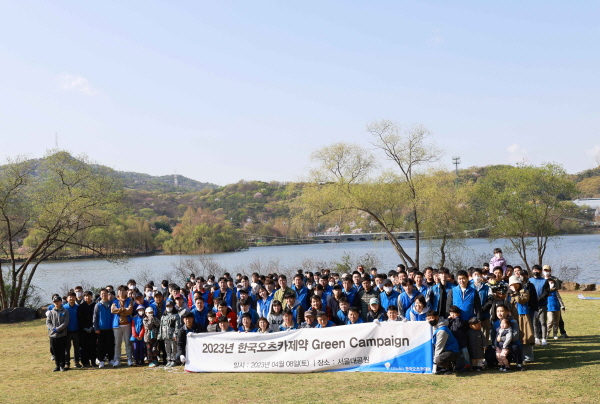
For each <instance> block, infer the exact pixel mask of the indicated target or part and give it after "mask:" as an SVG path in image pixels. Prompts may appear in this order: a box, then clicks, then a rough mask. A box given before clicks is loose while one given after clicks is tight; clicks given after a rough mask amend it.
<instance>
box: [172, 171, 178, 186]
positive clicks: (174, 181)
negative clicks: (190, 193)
mask: <svg viewBox="0 0 600 404" xmlns="http://www.w3.org/2000/svg"><path fill="white" fill-rule="evenodd" d="M173 185H175V186H176V187H177V186H179V181H177V170H175V174H173Z"/></svg>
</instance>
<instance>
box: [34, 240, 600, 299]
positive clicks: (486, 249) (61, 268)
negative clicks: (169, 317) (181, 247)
mask: <svg viewBox="0 0 600 404" xmlns="http://www.w3.org/2000/svg"><path fill="white" fill-rule="evenodd" d="M401 243H402V245H403V247H404V248H405V249H406V250H407V252H408V253H409V254H411V253H414V250H415V244H414V242H413V241H409V240H403V241H402V242H401ZM466 246H467V249H466V250H465V251H463V252H462V253H461V254H460V256H461V258H462V261H463V262H465V264H468V265H475V264H477V265H478V266H481V264H483V262H484V261H489V258H490V257H491V256H492V255H493V254H492V250H493V248H494V247H501V248H503V249H504V250H506V248H505V247H507V242H506V240H497V241H495V242H493V243H490V242H489V241H487V240H485V239H468V240H466ZM366 253H372V254H374V255H375V256H376V257H377V258H378V259H379V261H380V264H379V266H378V268H379V270H380V271H382V270H384V271H385V272H387V271H389V270H390V269H395V268H396V265H397V264H399V263H401V260H400V259H399V257H398V255H397V254H396V252H395V250H394V249H393V247H392V246H391V244H390V243H389V242H387V241H378V242H372V241H364V242H346V243H339V244H312V245H295V246H279V247H253V248H250V249H249V250H247V251H241V252H234V253H222V254H211V255H208V256H209V257H211V258H212V259H213V260H214V261H215V262H217V263H218V264H219V265H220V266H221V267H222V268H225V269H226V270H228V271H230V272H236V273H237V272H249V270H247V269H246V271H245V270H244V269H245V268H247V265H248V263H251V262H257V261H258V260H259V261H260V262H261V263H262V264H263V265H266V264H267V263H268V262H269V261H275V262H279V264H280V265H281V266H282V267H285V268H294V267H296V268H297V267H299V266H300V264H301V263H302V262H303V261H305V260H307V259H309V260H312V261H313V262H332V261H339V260H340V259H341V258H342V256H344V255H346V254H350V255H351V256H352V257H354V258H357V257H359V256H362V255H363V254H366ZM421 254H422V257H427V256H428V248H427V247H425V248H423V246H422V247H421ZM194 257H197V256H190V255H186V256H179V255H156V256H150V257H138V258H131V259H129V260H128V261H127V262H125V263H121V264H113V263H110V262H107V261H105V260H101V259H94V260H77V261H65V262H48V263H43V264H41V265H40V267H39V268H38V271H37V273H36V275H35V278H34V282H33V283H34V284H35V286H37V287H38V288H39V293H40V295H41V296H42V297H43V298H50V295H51V294H52V293H54V292H60V291H63V289H64V286H65V285H70V286H71V287H74V286H75V285H77V284H85V285H93V286H102V285H107V284H113V285H119V284H122V283H125V282H127V280H128V279H129V278H131V277H133V278H136V277H138V279H139V280H138V282H139V281H141V278H142V277H143V275H149V276H151V278H152V279H154V281H155V282H158V281H160V280H161V279H162V276H164V275H165V274H167V273H169V272H172V271H173V268H174V267H173V266H174V264H177V263H178V262H180V261H181V259H186V258H194ZM505 257H506V259H507V261H508V263H509V264H513V265H522V263H521V260H520V258H519V257H518V255H517V254H505ZM532 258H533V257H532ZM545 260H546V262H545V263H547V264H550V265H552V266H553V267H554V268H556V267H558V266H561V265H568V266H575V265H578V266H579V267H580V268H582V269H583V271H582V273H581V275H580V276H579V277H578V279H577V281H578V282H580V283H600V271H599V269H598V262H599V261H600V235H577V236H565V237H562V238H560V239H559V240H558V241H556V242H554V243H553V244H552V245H551V246H550V247H549V249H548V252H547V253H546V256H545ZM426 261H430V260H427V259H426ZM480 261H481V262H480ZM531 261H533V259H531V260H530V262H531Z"/></svg>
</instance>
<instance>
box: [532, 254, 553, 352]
mask: <svg viewBox="0 0 600 404" xmlns="http://www.w3.org/2000/svg"><path fill="white" fill-rule="evenodd" d="M531 271H532V273H533V277H532V278H530V279H529V282H531V284H532V285H533V286H534V287H535V292H536V295H537V302H538V309H537V311H536V312H535V313H533V333H534V334H535V344H536V345H540V344H541V345H547V344H548V343H547V342H546V337H547V335H548V325H547V323H546V321H547V319H546V315H547V312H548V294H550V286H549V285H548V281H547V280H546V279H545V278H543V277H542V268H541V266H540V265H537V264H536V265H534V266H532V267H531Z"/></svg>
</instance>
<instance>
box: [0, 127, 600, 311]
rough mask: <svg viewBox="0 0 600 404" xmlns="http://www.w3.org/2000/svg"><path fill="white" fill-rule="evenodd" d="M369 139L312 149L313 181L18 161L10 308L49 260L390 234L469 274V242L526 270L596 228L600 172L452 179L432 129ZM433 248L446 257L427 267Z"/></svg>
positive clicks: (5, 186)
mask: <svg viewBox="0 0 600 404" xmlns="http://www.w3.org/2000/svg"><path fill="white" fill-rule="evenodd" d="M367 132H368V135H369V136H370V138H368V139H367V141H369V140H370V141H371V142H372V143H365V144H363V145H356V144H347V143H338V144H334V145H330V146H326V147H323V148H321V149H319V150H317V151H315V153H314V155H313V161H314V166H313V168H312V171H311V173H310V175H309V176H308V177H307V178H306V180H305V181H303V182H286V183H281V182H269V183H267V182H262V181H244V180H242V181H239V182H237V183H235V184H229V185H225V186H218V185H215V184H210V183H202V182H199V181H195V180H192V179H189V178H186V177H183V176H181V175H174V176H162V177H153V176H149V175H147V174H138V173H125V172H118V171H114V170H112V169H110V168H107V167H104V166H102V165H99V164H97V163H94V162H91V161H89V160H88V159H87V158H85V157H84V156H80V157H74V156H71V155H70V154H69V153H67V152H65V151H58V150H53V151H50V152H49V154H48V155H47V156H46V157H45V158H42V159H34V160H28V159H25V158H16V159H14V160H11V161H8V163H7V164H5V165H3V166H0V248H1V254H2V255H1V256H0V259H1V260H2V262H3V263H4V265H3V267H2V276H1V277H0V306H1V307H10V306H15V305H24V304H25V301H26V300H27V298H28V289H29V286H30V284H31V279H32V278H33V276H34V274H35V271H36V268H37V265H38V264H39V263H40V262H42V261H44V260H48V259H64V258H69V257H78V258H81V257H107V258H109V259H120V257H123V256H134V255H140V254H149V253H154V252H160V251H162V252H165V253H168V254H194V253H195V254H197V253H209V252H226V251H237V250H240V249H244V248H247V247H248V246H249V245H263V246H264V245H279V244H298V243H307V242H314V239H312V238H311V235H314V234H319V233H326V234H337V233H356V234H359V233H382V234H383V236H382V237H383V238H385V239H387V240H388V241H389V242H390V243H391V244H392V245H393V247H394V248H395V249H396V251H397V253H398V255H399V258H400V260H401V261H402V262H404V263H405V264H406V265H408V266H423V265H424V264H431V265H435V266H448V267H450V268H454V267H458V266H460V262H461V259H460V252H461V250H462V243H463V242H462V240H463V239H464V238H466V237H487V238H490V239H497V238H507V239H509V240H510V245H509V246H508V247H509V248H512V249H513V250H514V251H516V252H518V254H519V255H520V256H521V258H522V260H523V263H524V265H525V266H527V267H529V265H530V264H531V263H540V262H542V260H543V256H544V253H545V251H546V249H547V247H548V240H549V239H550V238H551V237H554V236H556V235H559V234H565V233H581V232H584V231H586V229H589V228H590V223H591V222H592V221H593V220H594V215H595V211H594V210H593V209H589V208H586V207H583V208H581V207H578V206H576V205H575V204H574V203H572V202H571V200H572V199H573V198H575V197H577V196H591V197H594V196H600V180H598V178H600V167H599V168H596V169H593V170H588V171H586V172H584V173H579V174H577V175H569V174H567V173H566V172H565V171H564V169H563V168H562V167H561V166H559V165H556V164H544V165H541V166H532V165H526V164H520V165H516V166H506V165H494V166H487V167H471V168H468V169H462V170H457V171H451V170H448V169H447V168H445V167H444V165H443V164H441V163H440V161H442V158H443V151H442V150H440V149H438V148H437V147H436V146H435V144H434V142H433V141H432V138H431V136H430V134H429V132H428V131H427V130H426V129H425V128H423V127H421V126H415V127H411V128H406V129H404V128H402V127H400V126H398V125H397V124H395V123H393V122H390V121H379V122H375V123H373V124H370V125H369V126H368V128H367ZM373 147H374V148H373ZM586 226H587V227H586ZM403 231H405V232H412V233H413V238H414V240H415V243H416V253H414V254H408V253H407V252H406V251H405V250H404V248H403V243H404V241H402V240H400V239H398V238H396V237H395V236H394V234H393V233H394V232H403ZM380 238H381V237H380ZM422 243H428V244H429V245H430V247H434V248H433V249H432V248H430V249H429V250H430V251H433V250H434V251H437V254H435V256H431V257H423V256H422V254H421V252H420V251H421V250H420V246H421V244H422ZM6 264H8V265H6Z"/></svg>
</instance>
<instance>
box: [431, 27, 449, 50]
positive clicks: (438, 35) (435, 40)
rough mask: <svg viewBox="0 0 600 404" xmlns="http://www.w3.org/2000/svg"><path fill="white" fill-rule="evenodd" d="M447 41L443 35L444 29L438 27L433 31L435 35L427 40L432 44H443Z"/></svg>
mask: <svg viewBox="0 0 600 404" xmlns="http://www.w3.org/2000/svg"><path fill="white" fill-rule="evenodd" d="M445 41H446V38H444V37H443V36H442V30H441V29H436V30H434V31H433V37H431V38H429V39H428V40H427V42H428V43H429V45H431V46H438V45H441V44H443V43H444V42H445Z"/></svg>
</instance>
